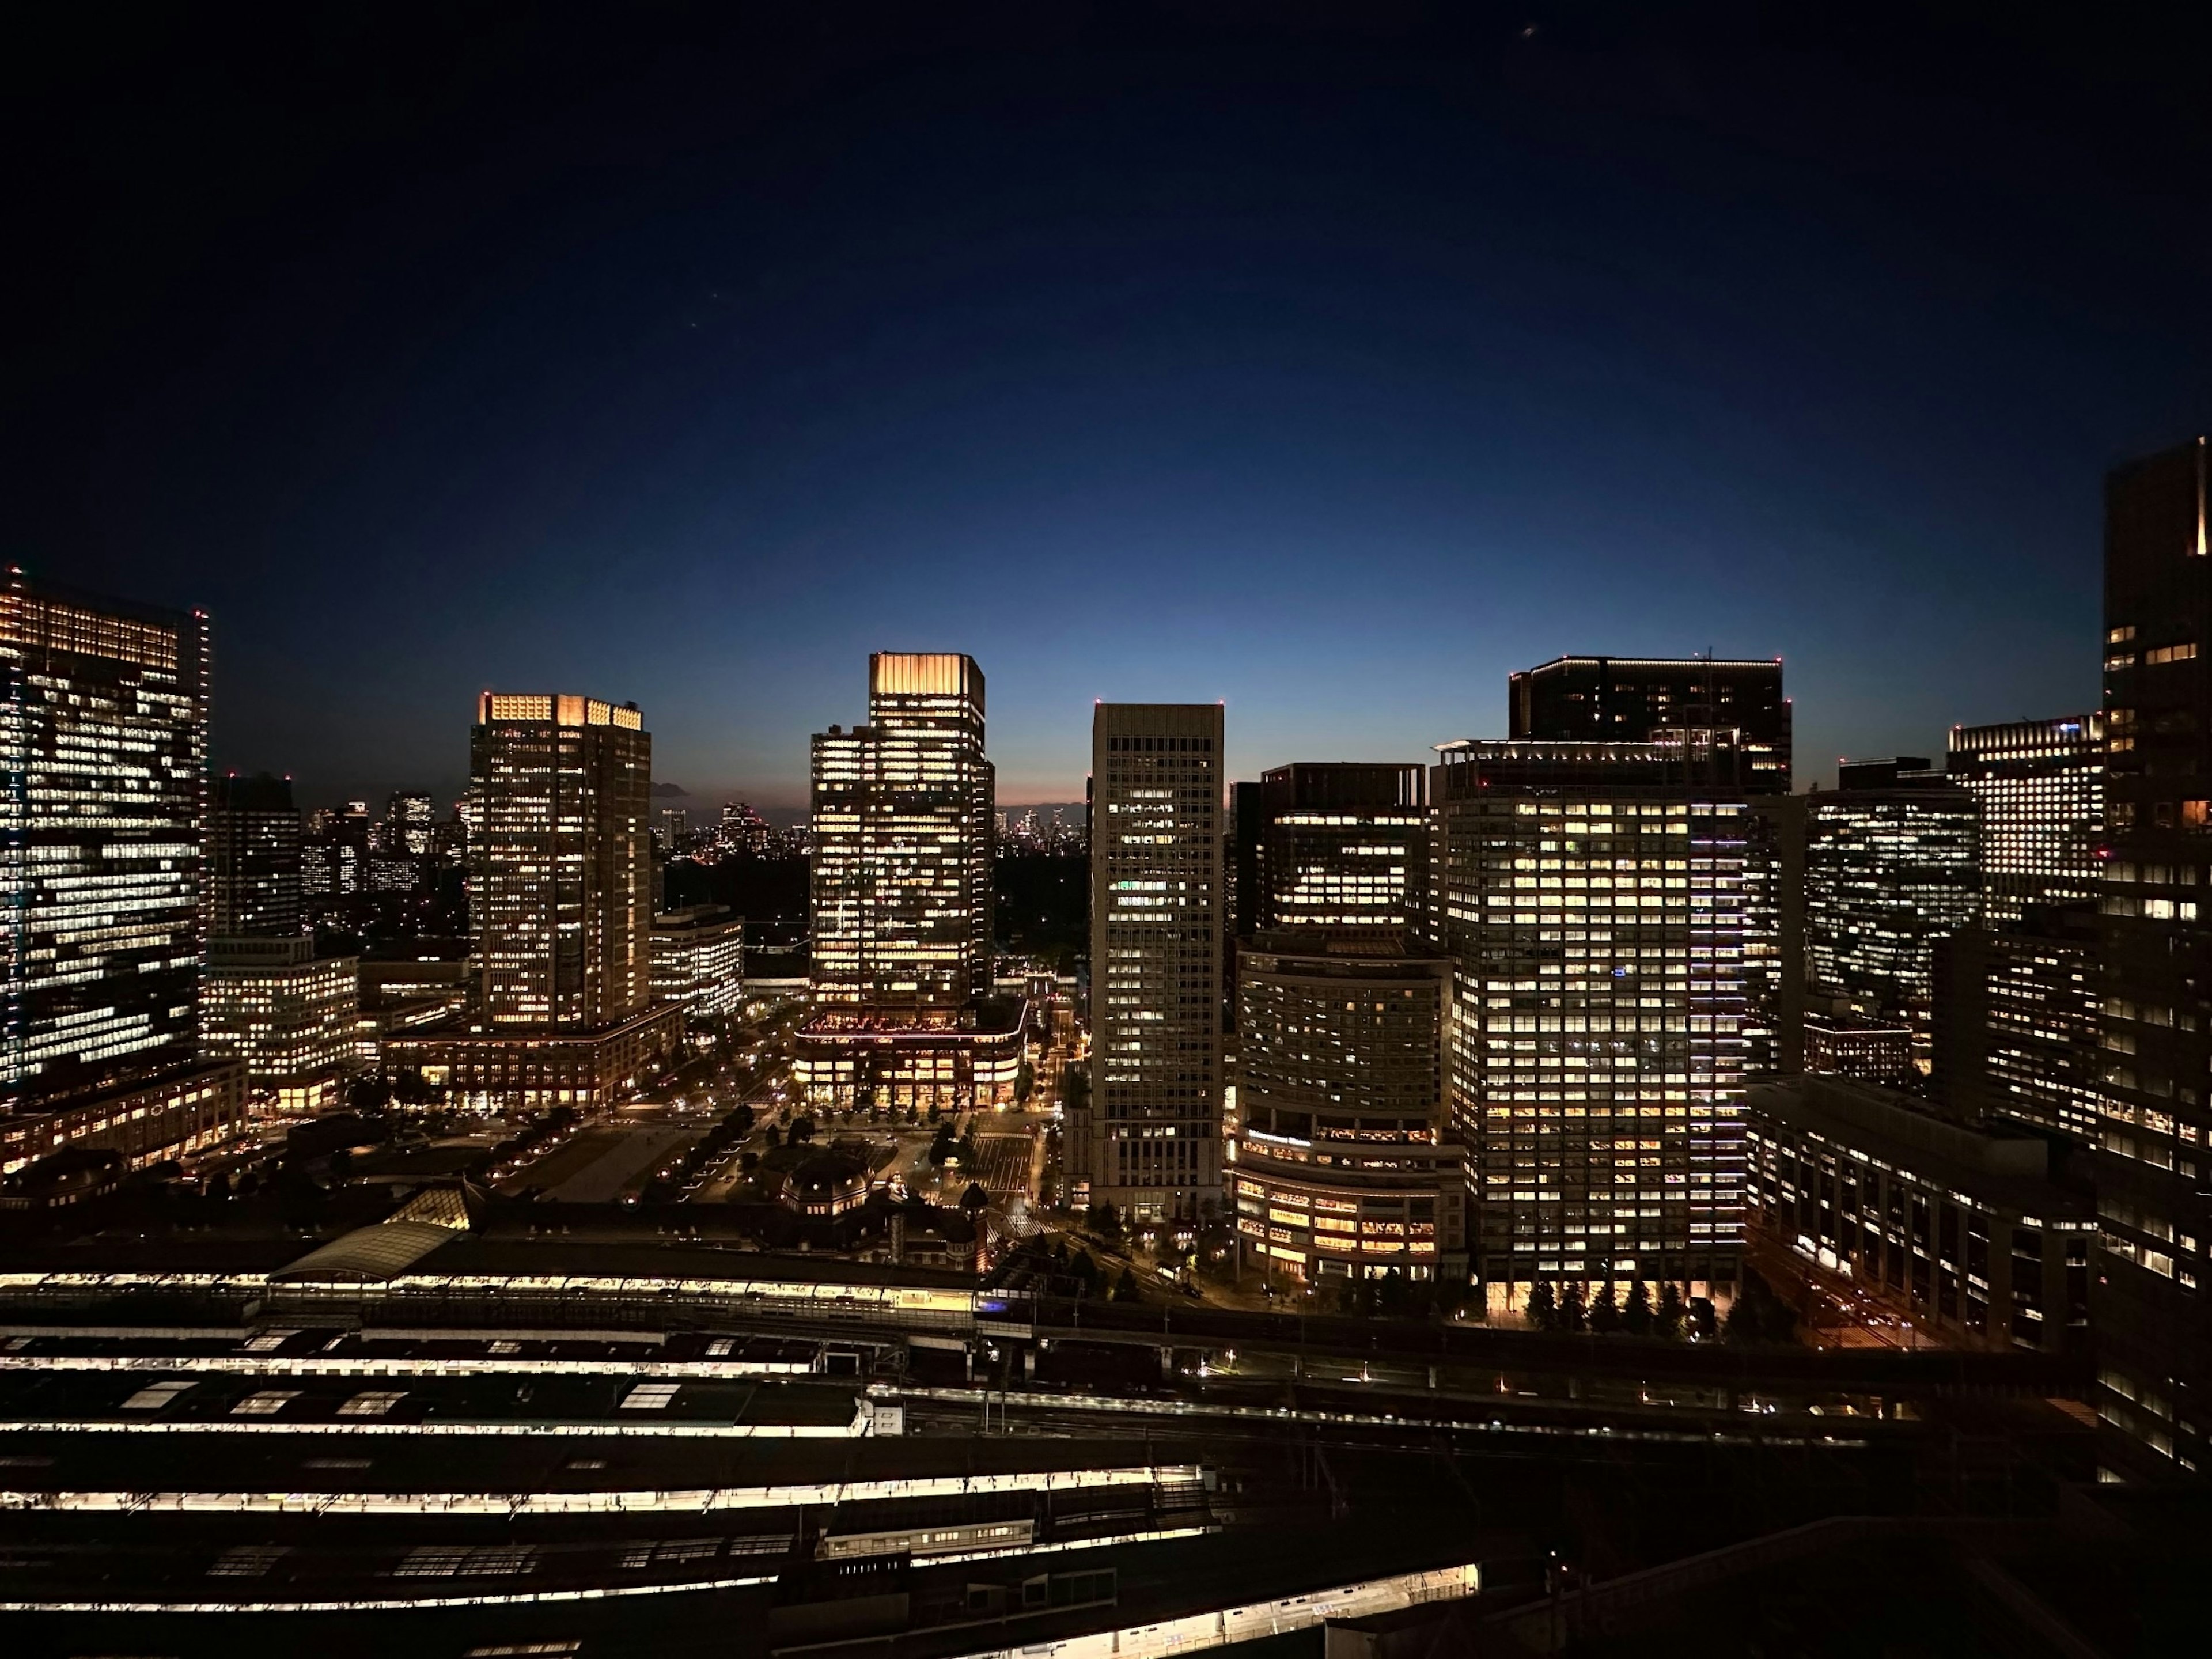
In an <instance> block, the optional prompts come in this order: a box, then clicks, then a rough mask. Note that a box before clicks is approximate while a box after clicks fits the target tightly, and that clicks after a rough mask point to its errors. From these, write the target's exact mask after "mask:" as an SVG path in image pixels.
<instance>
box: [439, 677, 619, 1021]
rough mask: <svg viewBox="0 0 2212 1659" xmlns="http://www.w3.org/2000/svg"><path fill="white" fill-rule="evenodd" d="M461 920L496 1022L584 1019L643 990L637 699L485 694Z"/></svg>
mask: <svg viewBox="0 0 2212 1659" xmlns="http://www.w3.org/2000/svg"><path fill="white" fill-rule="evenodd" d="M469 757H470V778H471V790H470V793H471V795H472V796H473V797H474V798H475V799H476V801H477V808H478V811H479V822H480V823H481V825H482V832H481V833H480V834H479V835H477V836H475V837H473V838H472V840H471V846H470V849H469V866H470V867H469V920H470V927H471V931H472V933H473V934H474V941H473V942H474V946H475V954H476V958H477V969H478V971H479V972H480V973H481V974H482V975H483V988H482V992H481V997H480V1000H481V1007H482V1011H483V1019H484V1021H485V1023H486V1024H490V1025H493V1026H504V1025H513V1026H537V1027H545V1026H550V1027H557V1028H561V1029H564V1030H589V1029H591V1028H592V1027H595V1026H599V1025H605V1024H611V1023H613V1022H616V1021H619V1020H623V1019H627V1018H630V1017H631V1016H632V1015H634V1014H637V1013H641V1012H643V1011H644V1009H645V1006H646V1003H647V999H648V997H649V996H650V995H651V992H652V958H651V954H650V951H651V946H650V945H649V943H648V939H649V933H650V928H651V925H652V913H651V910H650V908H649V902H648V899H647V893H648V891H649V886H650V882H651V879H652V860H651V858H650V855H649V853H648V849H647V830H646V814H647V810H648V808H649V805H650V794H651V791H652V787H653V738H652V737H651V736H650V735H649V734H648V733H647V732H646V730H645V722H644V720H643V717H642V716H641V715H640V714H639V713H638V711H637V709H636V708H635V706H633V705H628V704H619V703H609V702H600V701H599V700H598V699H597V698H595V697H576V696H516V695H513V694H495V693H493V692H489V691H488V692H485V693H484V694H483V696H482V697H481V698H480V699H479V700H478V703H477V724H476V726H475V729H474V730H473V731H472V732H471V734H470V741H469Z"/></svg>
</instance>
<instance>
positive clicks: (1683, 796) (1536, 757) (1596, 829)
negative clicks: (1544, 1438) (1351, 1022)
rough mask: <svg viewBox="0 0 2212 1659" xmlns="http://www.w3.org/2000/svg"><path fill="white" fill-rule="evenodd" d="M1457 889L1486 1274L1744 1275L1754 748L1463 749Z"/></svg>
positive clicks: (1682, 1279) (1516, 1284) (1459, 1013)
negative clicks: (1743, 771) (1746, 774)
mask: <svg viewBox="0 0 2212 1659" xmlns="http://www.w3.org/2000/svg"><path fill="white" fill-rule="evenodd" d="M1438 752H1439V753H1440V755H1441V756H1442V763H1441V764H1439V765H1438V766H1437V768H1436V769H1435V772H1434V777H1433V782H1432V785H1431V792H1430V795H1431V800H1432V801H1433V802H1434V803H1435V805H1436V810H1437V836H1438V848H1439V854H1440V857H1439V863H1438V871H1437V903H1438V910H1439V924H1440V932H1441V933H1442V936H1443V945H1444V948H1445V950H1446V951H1447V953H1448V954H1449V956H1450V957H1451V958H1452V960H1453V964H1454V969H1453V972H1454V985H1453V999H1452V1001H1453V1010H1454V1012H1453V1018H1452V1033H1451V1060H1450V1064H1451V1087H1452V1097H1453V1098H1452V1104H1453V1111H1454V1114H1455V1118H1456V1120H1457V1123H1456V1127H1457V1132H1458V1134H1459V1137H1460V1139H1461V1140H1462V1144H1463V1146H1465V1148H1466V1153H1467V1179H1468V1192H1469V1197H1470V1200H1471V1202H1470V1208H1471V1209H1472V1210H1473V1212H1474V1219H1473V1222H1472V1225H1471V1228H1470V1231H1471V1232H1472V1234H1473V1238H1472V1241H1471V1243H1472V1245H1473V1255H1474V1261H1473V1263H1472V1265H1473V1266H1474V1269H1475V1273H1476V1276H1477V1277H1478V1278H1479V1279H1480V1280H1482V1282H1483V1283H1484V1284H1485V1285H1486V1287H1487V1290H1488V1293H1489V1295H1490V1297H1491V1299H1492V1304H1493V1307H1494V1308H1496V1309H1498V1310H1501V1311H1502V1310H1504V1308H1505V1307H1506V1306H1508V1305H1515V1304H1519V1303H1520V1302H1521V1301H1522V1299H1523V1298H1525V1297H1526V1296H1527V1294H1528V1290H1529V1288H1530V1286H1531V1285H1533V1284H1534V1282H1535V1281H1537V1280H1539V1279H1549V1280H1553V1281H1567V1282H1571V1283H1575V1284H1581V1285H1601V1284H1603V1283H1607V1282H1613V1281H1617V1282H1619V1283H1620V1284H1621V1285H1627V1284H1629V1283H1631V1282H1632V1281H1636V1280H1643V1281H1645V1282H1647V1283H1655V1282H1656V1283H1666V1282H1672V1283H1674V1284H1677V1285H1686V1286H1688V1287H1689V1288H1690V1289H1691V1291H1692V1292H1693V1293H1703V1292H1704V1291H1705V1287H1706V1286H1708V1285H1711V1283H1712V1282H1714V1281H1716V1280H1728V1279H1733V1277H1734V1275H1735V1261H1736V1251H1737V1249H1738V1243H1739V1237H1740V1230H1741V1201H1742V1190H1743V1143H1742V1126H1741V1114H1742V1109H1743V1059H1744V1035H1743V1025H1744V1019H1745V985H1744V964H1743V905H1744V887H1743V865H1744V843H1745V834H1746V823H1747V808H1746V805H1745V792H1744V790H1743V788H1742V786H1741V782H1740V781H1738V780H1737V777H1736V775H1735V756H1734V754H1733V752H1732V745H1730V744H1729V742H1728V741H1727V739H1726V736H1725V734H1723V736H1722V737H1721V738H1720V739H1719V740H1718V741H1715V740H1713V739H1712V738H1710V737H1709V735H1708V734H1706V733H1704V732H1691V733H1688V734H1686V737H1684V738H1676V739H1675V740H1674V741H1672V742H1658V743H1622V744H1614V743H1538V742H1519V743H1514V742H1508V743H1485V742H1462V743H1455V744H1444V745H1443V746H1442V747H1441V748H1440V750H1439V751H1438Z"/></svg>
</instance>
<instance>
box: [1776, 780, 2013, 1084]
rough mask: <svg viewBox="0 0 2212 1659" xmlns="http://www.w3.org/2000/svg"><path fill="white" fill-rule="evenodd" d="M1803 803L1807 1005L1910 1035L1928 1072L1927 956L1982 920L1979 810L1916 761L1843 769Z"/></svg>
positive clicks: (1930, 980) (1930, 993) (1930, 986)
mask: <svg viewBox="0 0 2212 1659" xmlns="http://www.w3.org/2000/svg"><path fill="white" fill-rule="evenodd" d="M1838 776H1839V778H1840V780H1841V782H1842V785H1843V787H1840V788H1838V789H1833V790H1825V791H1822V792H1821V793H1817V794H1814V795H1808V796H1807V797H1806V799H1805V809H1804V810H1805V851H1804V858H1805V874H1804V892H1805V899H1804V904H1805V909H1804V938H1805V981H1806V1000H1807V1002H1808V1008H1809V1010H1810V1011H1811V1012H1829V1013H1833V1014H1850V1015H1854V1016H1857V1017H1858V1018H1883V1019H1888V1020H1892V1021H1895V1022H1898V1023H1900V1024H1905V1025H1909V1026H1911V1029H1912V1048H1913V1060H1914V1063H1915V1066H1916V1068H1917V1069H1919V1070H1923V1071H1924V1070H1925V1069H1927V1067H1928V1066H1929V1049H1930V1030H1931V1022H1932V1019H1933V1015H1934V977H1933V969H1932V964H1931V961H1930V955H1929V953H1930V951H1931V950H1932V949H1933V947H1934V945H1935V943H1936V940H1937V939H1942V938H1943V937H1945V936H1946V935H1948V934H1950V933H1957V932H1958V931H1959V930H1960V928H1962V927H1972V926H1974V925H1975V924H1976V923H1977V922H1978V921H1979V919H1980V915H1981V853H1980V845H1981V842H1980V822H1981V810H1980V807H1979V806H1978V804H1977V803H1976V801H1975V799H1974V797H1973V796H1972V795H1971V794H1969V793H1967V792H1966V791H1965V790H1964V789H1958V788H1953V787H1948V784H1947V783H1946V781H1945V777H1944V775H1943V774H1942V773H1941V772H1932V771H1929V769H1928V768H1927V763H1926V762H1924V761H1919V760H1899V761H1869V762H1863V763H1846V764H1845V765H1844V767H1843V768H1842V769H1840V771H1839V774H1838Z"/></svg>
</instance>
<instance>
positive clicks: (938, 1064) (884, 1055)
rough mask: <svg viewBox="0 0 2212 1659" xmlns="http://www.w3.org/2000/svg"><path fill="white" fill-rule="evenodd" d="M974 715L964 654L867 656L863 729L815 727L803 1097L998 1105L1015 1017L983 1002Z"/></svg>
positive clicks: (989, 792)
mask: <svg viewBox="0 0 2212 1659" xmlns="http://www.w3.org/2000/svg"><path fill="white" fill-rule="evenodd" d="M983 722H984V690H983V671H982V670H981V669H980V668H978V667H977V666H976V665H975V659H973V658H972V657H964V656H960V655H957V654H953V653H916V652H899V651H879V652H877V653H875V654H874V655H872V656H871V657H870V658H869V659H868V723H867V724H866V725H865V726H854V727H853V728H851V729H850V730H847V729H845V728H843V727H842V726H831V727H830V728H829V730H828V731H827V732H817V733H816V734H815V738H814V742H813V765H812V801H813V807H812V822H813V839H814V855H813V860H812V867H811V888H810V897H811V912H812V919H813V936H812V940H811V951H812V964H813V965H812V972H811V982H812V988H813V994H814V1013H813V1017H812V1018H811V1019H809V1020H808V1022H807V1024H806V1025H805V1028H804V1030H802V1031H801V1032H800V1034H799V1046H798V1053H797V1058H796V1061H795V1064H794V1073H793V1074H794V1077H795V1079H796V1080H797V1081H798V1082H799V1085H800V1086H801V1087H802V1088H803V1089H804V1090H805V1093H806V1097H807V1098H808V1099H810V1100H812V1101H814V1102H816V1103H820V1104H824V1105H851V1104H854V1103H868V1104H874V1105H889V1106H894V1107H901V1106H913V1107H931V1106H936V1107H946V1108H950V1107H956V1106H960V1105H965V1104H969V1103H975V1102H978V1101H981V1102H999V1101H1004V1100H1008V1099H1011V1098H1012V1089H1013V1084H1014V1079H1015V1076H1016V1074H1017V1073H1018V1071H1019V1068H1020V1062H1021V1034H1020V1017H1019V1010H1018V1007H1015V1008H1012V1009H1009V1008H1007V1007H1006V1006H1002V1005H1000V1003H998V1002H996V1001H994V1000H992V997H991V988H992V987H991V902H992V879H991V878H992V871H991V854H992V843H993V833H992V828H993V813H994V806H995V795H996V788H995V780H994V775H993V772H992V768H991V763H990V762H989V761H988V760H987V759H985V758H984V755H983ZM733 822H734V823H738V825H739V826H740V827H742V823H743V820H742V819H739V820H734V821H733Z"/></svg>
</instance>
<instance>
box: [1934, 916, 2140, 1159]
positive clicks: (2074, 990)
mask: <svg viewBox="0 0 2212 1659" xmlns="http://www.w3.org/2000/svg"><path fill="white" fill-rule="evenodd" d="M1934 970H1935V1030H1934V1054H1933V1056H1932V1059H1933V1064H1934V1071H1933V1072H1932V1073H1931V1074H1930V1076H1929V1092H1930V1093H1932V1094H1933V1095H1934V1096H1935V1097H1936V1100H1937V1101H1939V1102H1941V1103H1942V1105H1943V1106H1944V1108H1945V1109H1947V1110H1948V1111H1949V1112H1950V1113H1951V1114H1952V1115H1954V1116H1955V1117H1959V1118H1962V1119H1964V1120H1966V1121H1970V1122H1978V1121H1983V1120H1984V1119H1987V1118H1991V1117H2007V1118H2011V1119H2013V1120H2014V1121H2016V1122H2021V1123H2026V1124H2029V1125H2032V1126H2033V1127H2036V1128H2039V1129H2045V1130H2051V1131H2055V1132H2057V1133H2061V1134H2065V1135H2069V1136H2071V1137H2072V1138H2073V1139H2075V1140H2076V1141H2079V1142H2081V1143H2082V1144H2084V1145H2086V1146H2095V1145H2096V1144H2097V1140H2098V1138H2099V1134H2100V1129H2101V1127H2102V1121H2101V1114H2100V1111H2099V1109H2098V1103H2099V1085H2100V1077H2101V1074H2102V1069H2103V1068H2102V1064H2101V1058H2102V1057H2101V1055H2100V1052H2099V1049H2098V1047H2097V1039H2098V1029H2097V1028H2098V1011H2099V1006H2100V1003H2101V1002H2102V1001H2103V1000H2104V999H2103V994H2102V987H2103V975H2102V973H2101V971H2100V965H2099V963H2098V958H2097V906H2096V901H2095V900H2093V899H2082V900H2081V901H2079V902H2075V903H2073V904H2046V905H2037V906H2034V907H2033V908H2030V909H2029V911H2028V913H2027V915H2026V916H2025V917H2023V918H2022V919H2021V920H2020V921H2016V922H2014V923H2013V924H2012V925H2011V926H2009V927H2003V928H1999V929H1986V928H1980V927H1970V928H1967V929H1966V930H1965V931H1963V932H1961V933H1954V934H1952V935H1951V936H1950V937H1949V938H1948V939H1937V940H1936V945H1935V955H1934Z"/></svg>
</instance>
